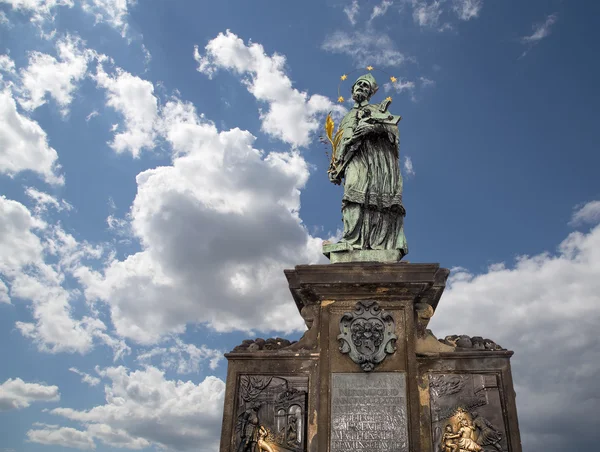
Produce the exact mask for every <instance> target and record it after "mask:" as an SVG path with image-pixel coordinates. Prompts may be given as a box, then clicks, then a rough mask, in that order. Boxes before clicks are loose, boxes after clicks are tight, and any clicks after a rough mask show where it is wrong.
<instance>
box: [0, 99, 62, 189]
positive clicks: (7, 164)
mask: <svg viewBox="0 0 600 452" xmlns="http://www.w3.org/2000/svg"><path fill="white" fill-rule="evenodd" d="M0 124H2V127H0V172H2V173H4V174H7V175H8V176H11V177H12V176H14V175H16V174H18V173H20V172H22V171H34V172H36V173H38V174H39V175H40V176H41V177H42V178H43V179H44V180H45V181H46V182H48V183H49V184H56V185H62V184H64V178H63V176H62V175H60V165H59V164H58V154H57V152H56V150H55V149H54V148H52V147H51V146H50V145H49V144H48V137H47V135H46V132H45V131H44V130H43V129H42V128H41V127H40V125H39V124H38V123H37V122H35V121H33V120H32V119H29V118H28V117H26V116H24V115H22V114H21V113H19V111H18V110H17V104H16V102H15V99H14V98H13V95H12V92H11V89H10V87H6V88H4V89H3V90H1V91H0Z"/></svg>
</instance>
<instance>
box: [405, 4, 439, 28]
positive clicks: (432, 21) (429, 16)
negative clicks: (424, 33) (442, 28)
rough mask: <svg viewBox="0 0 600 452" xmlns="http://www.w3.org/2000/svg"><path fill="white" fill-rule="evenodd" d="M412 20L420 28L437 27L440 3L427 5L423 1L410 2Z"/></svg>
mask: <svg viewBox="0 0 600 452" xmlns="http://www.w3.org/2000/svg"><path fill="white" fill-rule="evenodd" d="M412 5H413V20H414V21H415V23H416V24H418V25H419V26H421V27H437V26H438V24H439V21H440V16H441V14H442V1H437V0H436V1H432V2H431V3H429V4H428V3H427V2H426V1H424V0H412Z"/></svg>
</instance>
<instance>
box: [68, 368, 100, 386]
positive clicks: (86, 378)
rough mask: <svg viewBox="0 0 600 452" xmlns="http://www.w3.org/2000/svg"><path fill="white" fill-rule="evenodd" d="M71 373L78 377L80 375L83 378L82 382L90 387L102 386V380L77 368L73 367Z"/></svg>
mask: <svg viewBox="0 0 600 452" xmlns="http://www.w3.org/2000/svg"><path fill="white" fill-rule="evenodd" d="M69 371H70V372H73V373H75V374H77V375H79V376H80V377H81V381H82V382H84V383H86V384H88V385H90V386H97V385H99V384H100V379H99V378H97V377H94V376H92V375H90V374H88V373H85V372H82V371H80V370H79V369H77V368H76V367H71V368H70V369H69Z"/></svg>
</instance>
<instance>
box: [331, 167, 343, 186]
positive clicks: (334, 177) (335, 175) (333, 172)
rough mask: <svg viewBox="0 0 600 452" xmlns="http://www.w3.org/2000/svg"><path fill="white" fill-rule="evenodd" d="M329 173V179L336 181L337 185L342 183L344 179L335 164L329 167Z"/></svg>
mask: <svg viewBox="0 0 600 452" xmlns="http://www.w3.org/2000/svg"><path fill="white" fill-rule="evenodd" d="M327 175H328V176H329V181H330V182H332V183H334V184H335V185H340V184H341V183H342V179H341V177H340V175H339V174H338V172H337V171H336V170H335V169H334V168H333V165H331V166H330V167H329V170H328V171H327Z"/></svg>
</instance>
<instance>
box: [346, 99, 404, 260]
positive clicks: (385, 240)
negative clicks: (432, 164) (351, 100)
mask: <svg viewBox="0 0 600 452" xmlns="http://www.w3.org/2000/svg"><path fill="white" fill-rule="evenodd" d="M365 110H370V111H369V112H368V113H366V114H365ZM381 114H382V113H381V110H380V106H379V105H370V104H368V102H367V101H365V102H362V103H361V104H360V105H359V104H355V106H354V108H352V109H351V110H350V112H348V114H347V115H346V116H345V117H344V119H342V122H341V123H340V126H339V128H340V129H339V130H341V131H342V138H341V141H340V145H339V147H338V152H336V156H335V161H334V165H335V167H336V168H338V169H341V173H340V174H339V175H338V176H339V177H340V178H343V186H344V197H343V199H342V216H343V221H344V232H343V236H342V240H341V242H346V243H349V244H350V245H351V246H352V247H353V248H355V249H374V250H401V251H402V253H403V255H405V254H407V253H408V247H407V244H406V238H405V236H404V227H403V225H404V215H405V210H404V207H403V206H402V175H401V173H400V166H399V158H398V144H399V137H398V136H399V132H398V127H397V126H395V125H389V124H377V125H376V130H375V131H374V132H373V133H368V134H367V135H363V136H362V137H360V138H355V136H354V130H355V129H356V126H357V125H358V124H359V122H360V121H361V118H362V117H364V116H367V115H368V116H370V117H371V118H373V117H376V116H381ZM368 116H367V117H368ZM362 120H364V119H362Z"/></svg>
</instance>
